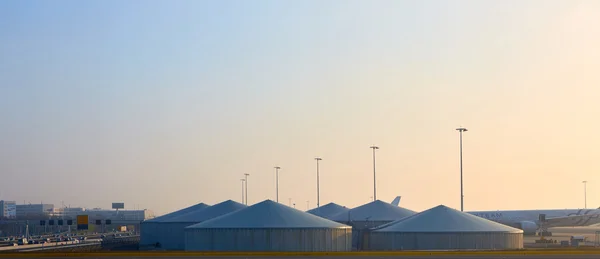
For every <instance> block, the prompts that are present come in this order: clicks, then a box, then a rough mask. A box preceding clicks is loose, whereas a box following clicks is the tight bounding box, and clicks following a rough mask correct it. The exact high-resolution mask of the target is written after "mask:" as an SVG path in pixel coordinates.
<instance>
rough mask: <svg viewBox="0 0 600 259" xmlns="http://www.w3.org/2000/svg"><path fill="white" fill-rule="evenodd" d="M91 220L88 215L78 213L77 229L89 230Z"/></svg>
mask: <svg viewBox="0 0 600 259" xmlns="http://www.w3.org/2000/svg"><path fill="white" fill-rule="evenodd" d="M89 222H90V221H89V217H88V215H77V230H87V229H88V224H89Z"/></svg>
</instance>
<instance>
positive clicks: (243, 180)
mask: <svg viewBox="0 0 600 259" xmlns="http://www.w3.org/2000/svg"><path fill="white" fill-rule="evenodd" d="M240 181H242V204H246V202H245V201H244V182H245V181H246V179H240Z"/></svg>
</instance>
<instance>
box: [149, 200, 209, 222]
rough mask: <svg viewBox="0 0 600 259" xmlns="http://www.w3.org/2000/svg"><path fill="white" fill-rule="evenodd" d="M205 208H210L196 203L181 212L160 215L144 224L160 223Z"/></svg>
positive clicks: (204, 204)
mask: <svg viewBox="0 0 600 259" xmlns="http://www.w3.org/2000/svg"><path fill="white" fill-rule="evenodd" d="M207 207H210V205H208V204H206V203H202V202H201V203H198V204H196V205H193V206H189V207H187V208H185V209H181V210H178V211H174V212H171V213H169V214H165V215H162V216H160V217H156V218H153V219H149V220H146V222H161V221H163V220H168V219H170V218H174V217H177V216H180V215H183V214H186V213H189V212H192V211H196V210H201V209H205V208H207Z"/></svg>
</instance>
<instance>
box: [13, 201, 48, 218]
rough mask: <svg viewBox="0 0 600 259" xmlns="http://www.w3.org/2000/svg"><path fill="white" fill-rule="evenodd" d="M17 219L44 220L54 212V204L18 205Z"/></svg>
mask: <svg viewBox="0 0 600 259" xmlns="http://www.w3.org/2000/svg"><path fill="white" fill-rule="evenodd" d="M16 209H17V213H16V214H17V219H44V218H48V217H50V216H51V215H52V213H53V212H54V205H53V204H21V205H16Z"/></svg>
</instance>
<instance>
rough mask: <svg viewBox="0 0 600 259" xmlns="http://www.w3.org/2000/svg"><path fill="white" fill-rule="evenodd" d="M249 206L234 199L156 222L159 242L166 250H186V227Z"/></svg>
mask: <svg viewBox="0 0 600 259" xmlns="http://www.w3.org/2000/svg"><path fill="white" fill-rule="evenodd" d="M246 207H247V206H246V205H244V204H241V203H238V202H235V201H232V200H227V201H224V202H221V203H218V204H215V205H213V206H210V207H206V208H204V209H201V210H194V211H190V212H188V213H185V214H183V215H178V216H175V217H171V218H168V219H164V220H161V221H160V222H158V223H157V224H156V230H157V231H156V232H157V233H158V234H159V242H160V244H161V247H162V249H164V250H184V249H185V233H184V228H185V227H187V226H191V225H194V224H197V223H200V222H204V221H206V220H209V219H212V218H216V217H218V216H221V215H225V214H227V213H231V212H234V211H237V210H240V209H243V208H246Z"/></svg>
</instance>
